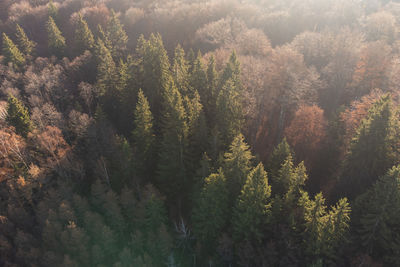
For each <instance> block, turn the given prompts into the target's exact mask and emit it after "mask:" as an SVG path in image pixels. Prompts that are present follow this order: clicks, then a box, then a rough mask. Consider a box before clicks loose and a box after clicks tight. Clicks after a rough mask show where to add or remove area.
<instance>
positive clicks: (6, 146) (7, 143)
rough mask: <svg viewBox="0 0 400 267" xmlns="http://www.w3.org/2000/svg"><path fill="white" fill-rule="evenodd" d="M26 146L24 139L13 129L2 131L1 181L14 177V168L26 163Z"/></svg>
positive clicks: (4, 128) (2, 129) (8, 128)
mask: <svg viewBox="0 0 400 267" xmlns="http://www.w3.org/2000/svg"><path fill="white" fill-rule="evenodd" d="M25 148H26V144H25V142H24V139H23V138H22V137H21V136H19V135H17V134H16V133H15V131H14V128H13V127H7V128H6V127H3V128H1V129H0V177H1V178H0V181H2V180H4V179H7V177H9V176H11V175H13V173H14V169H13V167H14V166H16V165H18V164H23V165H25V167H27V163H26V153H25Z"/></svg>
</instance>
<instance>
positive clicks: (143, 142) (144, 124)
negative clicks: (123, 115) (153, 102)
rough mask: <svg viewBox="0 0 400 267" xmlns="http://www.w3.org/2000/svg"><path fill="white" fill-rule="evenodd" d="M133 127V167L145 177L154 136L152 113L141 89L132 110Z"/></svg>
mask: <svg viewBox="0 0 400 267" xmlns="http://www.w3.org/2000/svg"><path fill="white" fill-rule="evenodd" d="M134 124H135V129H134V130H133V132H132V138H133V143H134V149H135V169H136V171H137V174H138V175H139V176H140V177H143V178H146V179H147V177H146V176H147V174H148V173H149V171H150V169H149V167H150V166H151V164H150V163H151V161H153V160H154V155H153V152H154V144H155V136H154V132H153V115H152V114H151V111H150V105H149V102H148V101H147V98H146V96H145V95H144V93H143V91H142V90H139V93H138V102H137V104H136V108H135V112H134Z"/></svg>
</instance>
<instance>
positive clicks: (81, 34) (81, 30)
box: [74, 13, 95, 53]
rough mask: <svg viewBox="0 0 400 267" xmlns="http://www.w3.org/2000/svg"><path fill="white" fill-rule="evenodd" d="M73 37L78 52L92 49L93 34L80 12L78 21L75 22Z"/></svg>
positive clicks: (93, 42)
mask: <svg viewBox="0 0 400 267" xmlns="http://www.w3.org/2000/svg"><path fill="white" fill-rule="evenodd" d="M74 37H75V45H76V49H77V51H78V52H79V53H82V52H83V51H85V50H93V48H94V46H95V41H94V36H93V33H92V31H91V30H90V29H89V26H88V24H87V22H86V21H85V20H84V19H83V17H82V15H81V13H79V17H78V21H77V23H76V29H75V36H74Z"/></svg>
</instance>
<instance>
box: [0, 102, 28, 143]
mask: <svg viewBox="0 0 400 267" xmlns="http://www.w3.org/2000/svg"><path fill="white" fill-rule="evenodd" d="M6 120H7V122H8V123H9V124H10V125H12V126H14V127H15V131H16V132H17V133H18V134H20V135H22V136H24V137H26V136H27V135H28V133H29V132H30V131H31V130H32V123H31V120H30V117H29V112H28V109H27V108H26V107H25V106H24V105H23V104H22V102H21V101H19V100H18V99H17V98H16V97H14V96H13V95H10V96H9V97H8V105H7V117H6Z"/></svg>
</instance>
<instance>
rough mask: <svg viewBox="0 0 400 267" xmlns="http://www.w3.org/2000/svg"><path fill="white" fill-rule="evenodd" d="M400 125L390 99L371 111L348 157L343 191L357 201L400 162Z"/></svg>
mask: <svg viewBox="0 0 400 267" xmlns="http://www.w3.org/2000/svg"><path fill="white" fill-rule="evenodd" d="M399 134H400V132H399V125H398V120H397V119H396V114H395V112H394V110H393V107H392V100H391V97H390V95H386V96H383V97H382V98H381V99H380V100H378V101H377V102H376V103H375V104H374V105H373V106H372V107H371V109H370V110H369V111H368V116H367V118H365V119H364V120H363V121H362V122H361V125H360V127H359V128H358V130H357V134H356V136H355V137H354V138H353V140H352V141H351V144H350V150H349V152H348V154H347V155H346V159H345V161H344V164H343V170H342V174H341V179H340V185H341V187H340V188H339V190H340V191H342V192H344V193H347V194H346V195H347V196H349V197H354V196H356V195H357V194H359V193H362V192H364V191H365V189H367V188H368V187H369V186H370V185H372V184H373V183H374V181H375V180H376V179H377V178H378V177H379V176H381V175H383V174H384V173H385V171H386V170H387V169H389V168H390V167H391V166H393V165H394V164H395V163H396V162H398V160H399V140H400V136H399Z"/></svg>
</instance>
